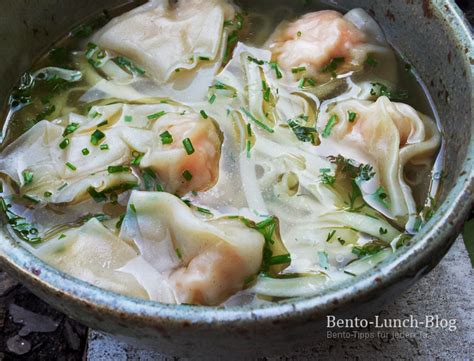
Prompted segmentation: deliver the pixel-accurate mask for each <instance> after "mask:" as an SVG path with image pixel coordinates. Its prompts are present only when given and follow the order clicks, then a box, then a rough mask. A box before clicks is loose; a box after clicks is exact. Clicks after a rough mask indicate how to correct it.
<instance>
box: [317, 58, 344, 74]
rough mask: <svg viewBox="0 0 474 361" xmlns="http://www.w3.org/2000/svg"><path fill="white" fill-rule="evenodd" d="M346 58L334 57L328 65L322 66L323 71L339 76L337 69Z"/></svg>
mask: <svg viewBox="0 0 474 361" xmlns="http://www.w3.org/2000/svg"><path fill="white" fill-rule="evenodd" d="M344 61H345V59H344V58H343V57H337V58H334V59H332V60H331V61H330V62H329V64H328V65H326V66H324V67H323V68H321V72H322V73H330V74H331V76H332V77H333V78H335V77H336V76H337V73H336V70H337V68H338V66H339V65H340V64H342V63H344Z"/></svg>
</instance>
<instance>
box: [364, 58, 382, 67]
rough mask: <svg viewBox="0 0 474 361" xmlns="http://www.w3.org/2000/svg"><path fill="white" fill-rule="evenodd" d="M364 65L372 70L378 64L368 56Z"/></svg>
mask: <svg viewBox="0 0 474 361" xmlns="http://www.w3.org/2000/svg"><path fill="white" fill-rule="evenodd" d="M365 63H366V64H367V65H368V66H371V67H373V68H375V67H376V66H377V65H378V64H379V62H378V61H377V59H375V58H374V57H373V56H372V55H368V56H367V59H366V60H365Z"/></svg>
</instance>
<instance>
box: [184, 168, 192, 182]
mask: <svg viewBox="0 0 474 361" xmlns="http://www.w3.org/2000/svg"><path fill="white" fill-rule="evenodd" d="M183 178H184V179H186V180H187V181H188V182H189V181H190V180H191V179H193V175H192V174H191V172H190V171H189V170H187V169H186V170H185V171H184V172H183Z"/></svg>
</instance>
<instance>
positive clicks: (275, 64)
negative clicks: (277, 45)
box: [270, 61, 283, 79]
mask: <svg viewBox="0 0 474 361" xmlns="http://www.w3.org/2000/svg"><path fill="white" fill-rule="evenodd" d="M270 66H271V68H272V69H273V70H275V74H276V77H277V79H281V78H283V74H282V73H281V71H280V68H279V67H278V63H277V62H276V61H274V62H271V63H270Z"/></svg>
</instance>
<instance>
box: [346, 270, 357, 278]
mask: <svg viewBox="0 0 474 361" xmlns="http://www.w3.org/2000/svg"><path fill="white" fill-rule="evenodd" d="M344 273H345V274H348V275H349V276H352V277H357V275H356V274H354V273H352V272H349V271H346V270H344Z"/></svg>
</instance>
